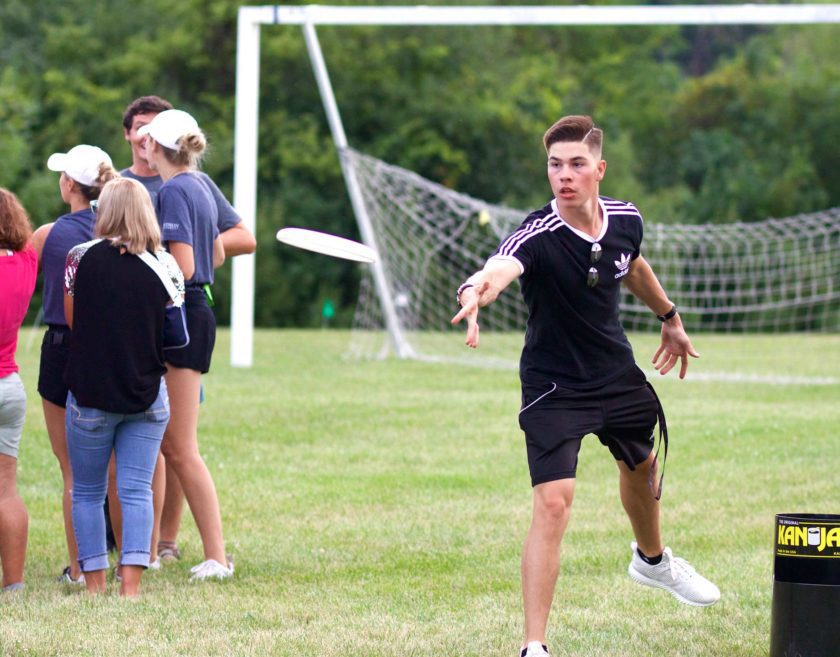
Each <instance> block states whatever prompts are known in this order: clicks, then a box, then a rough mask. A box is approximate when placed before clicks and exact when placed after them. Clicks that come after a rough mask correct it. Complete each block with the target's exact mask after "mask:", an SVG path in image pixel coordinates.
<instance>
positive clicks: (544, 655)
mask: <svg viewBox="0 0 840 657" xmlns="http://www.w3.org/2000/svg"><path fill="white" fill-rule="evenodd" d="M519 657H548V648H546V647H545V646H544V645H543V644H541V643H540V642H539V641H531V642H530V643H528V645H527V646H525V647H524V648H522V650H521V651H520V653H519Z"/></svg>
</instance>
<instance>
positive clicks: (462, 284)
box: [455, 283, 475, 306]
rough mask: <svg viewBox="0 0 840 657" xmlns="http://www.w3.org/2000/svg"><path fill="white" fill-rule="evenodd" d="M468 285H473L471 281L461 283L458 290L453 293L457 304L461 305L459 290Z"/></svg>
mask: <svg viewBox="0 0 840 657" xmlns="http://www.w3.org/2000/svg"><path fill="white" fill-rule="evenodd" d="M468 287H475V285H473V284H472V283H461V285H460V286H459V287H458V291H457V292H456V293H455V301H457V302H458V305H459V306H460V305H461V292H463V291H464V290H466V289H467V288H468Z"/></svg>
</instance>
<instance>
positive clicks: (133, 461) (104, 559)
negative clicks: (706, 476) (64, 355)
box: [65, 379, 169, 572]
mask: <svg viewBox="0 0 840 657" xmlns="http://www.w3.org/2000/svg"><path fill="white" fill-rule="evenodd" d="M168 422H169V396H168V395H167V392H166V384H165V383H164V382H163V380H162V379H161V382H160V392H159V393H158V396H157V399H156V400H155V401H154V403H153V404H152V405H151V406H150V407H149V408H147V409H146V410H145V411H142V412H140V413H132V414H130V415H124V414H120V413H109V412H107V411H100V410H98V409H95V408H85V407H83V406H79V404H78V402H77V401H76V398H75V397H74V396H73V393H72V392H71V393H69V394H68V395H67V413H66V415H65V424H66V426H67V451H68V453H69V455H70V467H71V469H72V471H73V529H74V531H75V532H76V543H77V544H78V546H79V566H80V567H81V569H82V571H83V572H89V571H94V570H106V569H107V568H108V565H109V564H108V549H107V547H106V545H105V516H104V514H103V513H102V506H103V505H104V504H105V495H106V493H107V491H108V462H109V461H110V459H111V452H112V451H113V452H115V454H116V461H117V494H118V495H119V498H120V505H121V506H122V516H123V532H122V533H123V535H122V554H121V555H120V564H122V565H124V566H144V567H148V565H149V547H150V544H151V540H152V520H153V510H152V475H153V474H154V471H155V464H156V463H157V458H158V452H159V451H160V441H161V440H162V439H163V431H164V429H166V424H167V423H168Z"/></svg>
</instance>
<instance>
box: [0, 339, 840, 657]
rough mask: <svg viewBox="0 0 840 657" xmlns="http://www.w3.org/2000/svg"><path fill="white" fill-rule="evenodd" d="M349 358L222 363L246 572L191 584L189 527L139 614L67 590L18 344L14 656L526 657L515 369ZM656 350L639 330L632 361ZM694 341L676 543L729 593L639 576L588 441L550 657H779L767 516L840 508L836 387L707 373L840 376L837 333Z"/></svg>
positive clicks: (674, 451) (42, 434)
mask: <svg viewBox="0 0 840 657" xmlns="http://www.w3.org/2000/svg"><path fill="white" fill-rule="evenodd" d="M493 337H494V336H491V335H485V336H484V340H485V343H486V344H488V346H492V345H491V344H490V343H491V341H492V340H493ZM462 339H463V336H462V334H461V332H460V331H459V332H457V333H454V332H453V333H452V334H451V335H450V336H449V340H451V341H452V342H453V343H456V344H460V342H461V341H462ZM499 339H502V338H501V336H500V337H499ZM349 341H350V334H349V333H348V332H337V331H258V332H257V334H256V345H255V361H256V364H255V366H254V368H253V369H250V370H244V369H232V368H230V367H229V365H228V334H227V333H220V336H219V342H218V346H217V350H216V355H215V361H214V367H213V371H212V372H211V374H210V375H209V376H207V377H206V378H205V390H206V395H207V401H206V403H205V405H204V407H203V410H202V416H201V426H200V444H201V449H202V453H203V455H204V458H205V459H206V461H207V463H208V465H209V467H210V470H211V472H212V473H213V475H214V477H215V481H216V486H217V488H218V490H219V496H220V500H221V506H222V513H223V516H224V526H225V535H226V539H227V542H228V550H229V551H230V552H232V553H234V555H235V558H236V567H237V573H236V577H235V578H234V579H233V580H229V581H224V582H217V583H201V584H190V583H188V582H187V577H188V572H189V567H190V566H192V565H194V564H195V563H197V562H198V561H200V560H201V558H202V557H201V546H200V542H199V540H198V535H197V532H196V530H195V526H194V525H193V523H192V520H191V519H190V518H189V516H188V515H187V516H185V522H184V527H183V530H182V535H181V546H182V552H183V553H184V559H183V560H182V561H181V562H178V563H177V564H174V565H167V566H164V569H163V570H162V571H160V572H157V573H147V575H146V576H145V577H144V579H143V593H142V597H141V598H140V599H139V600H136V601H125V600H122V599H120V598H119V597H118V596H117V595H116V585H115V584H113V583H112V584H109V587H110V591H109V594H108V595H107V596H104V597H98V598H95V599H92V598H88V597H87V596H86V595H84V594H83V593H81V592H80V591H78V590H76V589H73V590H71V589H70V588H67V587H65V586H63V585H59V584H57V583H56V582H55V577H56V576H57V575H58V574H59V573H60V572H61V570H62V568H63V567H64V566H65V565H66V564H67V555H66V550H65V546H64V539H63V529H62V522H61V513H60V490H61V478H60V475H59V471H58V466H57V462H56V461H55V458H54V457H53V455H52V452H51V450H50V447H49V441H48V439H47V436H46V431H45V429H44V423H43V418H42V415H41V410H40V401H39V398H38V396H37V393H36V392H35V381H36V378H37V359H38V345H37V339H36V341H35V343H34V344H30V345H29V347H27V343H28V342H29V330H28V329H27V330H26V331H24V332H23V333H22V334H21V345H20V349H19V361H20V364H21V368H22V375H23V377H24V380H25V382H26V384H27V390H28V393H29V401H30V405H29V413H28V417H27V425H26V428H25V433H24V440H23V444H22V448H21V454H20V460H19V479H20V490H21V494H22V496H23V498H24V500H25V502H26V504H27V506H28V508H29V513H30V540H29V552H28V558H27V571H26V575H27V589H26V590H25V591H24V592H23V593H21V594H16V595H5V596H2V597H0V655H4V656H5V655H15V656H17V655H31V656H38V657H41V656H50V655H77V656H84V655H91V656H93V655H96V656H99V655H101V656H103V657H116V656H121V655H132V656H146V655H148V656H154V657H169V656H175V655H177V656H182V655H189V656H193V655H195V656H199V655H200V656H208V655H220V656H221V655H254V656H256V655H289V656H292V655H323V656H329V657H338V656H341V657H355V656H358V657H362V656H365V657H369V656H370V655H383V656H385V655H408V656H424V657H425V656H429V657H431V656H433V655H447V656H450V655H453V656H454V655H465V656H466V655H482V656H497V655H498V656H504V657H510V656H512V655H514V654H515V653H516V650H517V649H518V647H519V642H520V638H521V636H520V632H521V610H520V607H521V605H520V594H519V552H520V547H521V543H522V539H523V537H524V535H525V531H526V528H527V526H528V522H529V517H530V496H531V492H530V486H529V480H528V473H527V464H526V461H525V451H524V443H523V439H522V436H521V433H520V431H519V428H518V425H517V422H516V413H517V410H518V401H519V390H518V380H517V377H516V373H515V371H512V370H493V369H483V368H476V367H464V366H461V365H449V364H432V363H423V362H416V361H415V362H399V361H396V360H385V361H357V360H351V359H347V358H345V357H344V353H345V350H346V348H347V345H348V343H349ZM516 341H518V339H517V340H514V341H513V342H514V343H515V342H516ZM655 341H656V338H655V336H651V335H644V336H633V342H634V345H635V347H636V353H637V357H638V358H639V360H640V361H647V359H649V357H650V355H652V352H653V348H654V346H655ZM695 346H697V348H698V349H699V350H700V352H701V353H702V354H703V357H702V358H701V360H699V361H696V362H693V363H692V368H691V370H690V372H689V378H688V379H687V380H686V381H682V382H680V381H678V380H677V379H676V377H673V378H672V377H671V375H669V376H668V377H666V378H665V379H664V380H660V381H658V383H657V389H658V391H659V393H660V397H661V399H662V402H663V404H664V406H665V408H666V411H667V414H668V423H669V428H670V429H671V440H672V443H671V451H670V454H669V458H668V468H667V477H666V486H665V493H664V497H663V527H664V530H665V536H666V541H667V543H668V544H669V545H671V546H672V547H673V548H674V550H675V552H676V553H677V554H678V555H681V556H684V557H686V558H687V559H688V560H689V561H691V562H692V563H693V565H695V566H696V567H697V568H698V570H700V571H701V572H702V573H704V574H706V575H707V576H709V577H710V578H711V579H713V580H714V581H716V583H717V584H718V585H719V586H720V588H721V590H722V593H723V597H722V600H721V601H720V603H718V604H717V605H715V606H713V607H711V608H707V609H697V608H691V607H685V606H682V605H680V604H678V603H677V602H676V601H674V600H673V598H671V597H670V596H669V595H667V594H666V593H664V592H661V591H656V590H653V589H648V588H645V587H640V586H638V585H636V584H634V583H633V582H632V581H631V580H630V578H629V577H628V576H627V574H626V568H627V563H628V559H629V556H630V551H629V542H630V540H631V538H632V537H631V533H630V530H629V526H628V524H627V522H626V519H625V517H624V514H623V511H622V509H621V505H620V502H619V500H618V493H617V470H616V467H615V465H613V464H612V462H611V461H612V459H611V457H610V455H609V453H608V452H607V451H606V450H605V449H604V448H602V447H600V445H599V443H598V441H597V439H595V438H591V437H590V438H587V440H585V441H584V447H583V449H582V451H581V457H580V467H579V480H578V488H577V496H576V500H575V508H574V509H573V512H572V520H571V523H570V527H569V530H568V532H567V534H566V539H565V541H564V545H563V554H562V563H561V573H560V579H559V582H558V589H557V593H556V596H555V602H554V608H553V611H552V615H551V619H550V631H549V637H548V639H549V647H550V649H551V651H552V655H553V656H556V657H567V656H571V655H586V656H587V657H600V656H604V657H607V656H609V657H648V656H650V657H654V656H655V657H663V656H668V657H676V656H684V657H688V656H695V655H696V656H700V655H703V656H708V655H714V656H718V655H726V657H753V656H760V655H767V654H768V652H769V637H770V608H771V599H772V583H773V576H772V569H773V553H772V550H773V532H774V514H776V513H781V512H817V513H831V512H835V513H836V512H837V511H838V508H837V503H838V483H837V482H838V456H837V455H838V438H837V430H838V427H840V403H838V399H840V394H838V393H840V385H838V384H837V383H834V384H829V385H805V384H794V385H790V384H786V385H782V384H768V383H761V382H751V381H749V380H747V381H743V380H741V381H739V380H736V381H729V382H728V381H725V380H724V381H719V380H715V378H714V377H712V378H711V380H706V379H702V380H701V379H700V375H701V374H702V373H704V372H705V373H707V374H708V373H737V374H739V375H743V376H749V375H779V376H810V377H835V381H836V377H837V375H838V363H840V337H838V336H836V335H834V336H802V335H793V336H781V337H776V336H759V337H756V336H707V335H700V336H695ZM692 374H695V375H696V376H697V377H698V378H697V379H696V380H692V379H691V375H692Z"/></svg>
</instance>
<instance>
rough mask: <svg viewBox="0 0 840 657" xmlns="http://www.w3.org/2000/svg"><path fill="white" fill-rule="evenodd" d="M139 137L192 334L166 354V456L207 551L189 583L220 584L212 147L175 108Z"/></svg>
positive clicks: (223, 560)
mask: <svg viewBox="0 0 840 657" xmlns="http://www.w3.org/2000/svg"><path fill="white" fill-rule="evenodd" d="M137 132H138V135H139V136H141V137H142V136H146V137H147V141H146V147H145V149H146V157H147V159H148V163H149V166H150V167H151V168H152V170H153V171H156V172H157V173H159V174H160V176H161V178H162V179H163V181H164V182H163V185H162V186H161V188H160V191H159V192H158V195H157V199H156V205H157V213H158V221H159V223H160V226H161V233H162V237H163V241H164V242H165V243H166V245H167V248H168V249H169V252H170V253H171V254H172V256H173V257H174V258H175V260H176V261H177V262H178V265H179V266H180V267H181V270H182V271H183V272H184V278H185V285H186V312H187V327H188V329H189V334H190V342H189V344H188V345H187V346H186V347H184V348H182V349H168V350H167V351H166V365H167V372H166V384H167V386H168V388H169V395H170V399H171V402H172V407H171V412H172V417H171V419H170V421H169V425H168V426H167V428H166V433H165V435H164V437H163V443H162V445H161V451H162V452H163V455H164V457H166V462H167V465H168V466H171V467H172V468H173V469H174V471H175V474H176V475H177V477H178V479H179V481H180V482H181V486H182V488H183V490H184V494H185V496H186V498H187V502H188V504H189V506H190V510H191V511H192V514H193V518H194V519H195V524H196V526H197V527H198V532H199V534H200V535H201V541H202V544H203V547H204V561H202V562H201V563H199V564H198V565H196V566H194V567H193V569H192V575H191V579H196V580H203V579H208V578H219V579H222V578H225V577H230V576H231V575H233V562H232V560H231V558H230V557H229V556H228V555H227V553H226V552H225V544H224V538H223V535H222V518H221V512H220V509H219V500H218V497H217V495H216V487H215V484H214V483H213V478H212V476H211V474H210V471H209V470H208V468H207V465H206V464H205V463H204V459H202V457H201V454H200V453H199V451H198V410H199V400H200V390H201V375H202V374H203V373H206V372H208V371H209V370H210V359H211V356H212V353H213V346H214V344H215V340H216V319H215V317H214V315H213V311H212V310H211V308H210V305H209V303H208V299H207V297H206V294H205V288H206V287H208V286H209V285H211V284H212V283H213V270H214V269H215V268H216V267H219V266H221V264H222V263H223V262H224V259H225V252H224V247H223V245H222V240H221V237H220V235H219V229H218V225H217V224H218V207H217V205H216V202H215V201H214V199H213V195H212V194H211V192H210V191H209V190H208V188H207V185H206V184H204V182H203V181H202V180H201V178H200V177H199V175H198V174H197V173H196V169H197V168H198V166H199V164H200V162H201V158H202V156H203V155H204V151H205V149H206V146H207V141H206V138H205V136H204V133H203V132H202V131H201V129H200V128H199V126H198V123H197V122H196V120H195V119H194V118H193V117H192V116H190V115H189V114H188V113H187V112H183V111H181V110H176V109H171V110H166V111H164V112H161V113H160V114H157V115H156V116H155V117H154V118H153V119H152V121H151V122H150V123H148V124H146V125H144V126H143V127H142V128H140V129H139V130H138V131H137ZM168 538H170V540H174V537H168Z"/></svg>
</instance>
